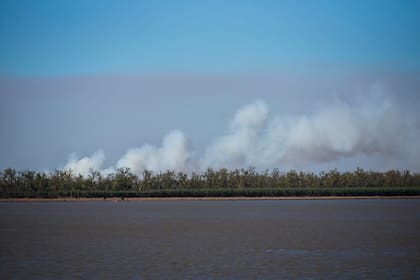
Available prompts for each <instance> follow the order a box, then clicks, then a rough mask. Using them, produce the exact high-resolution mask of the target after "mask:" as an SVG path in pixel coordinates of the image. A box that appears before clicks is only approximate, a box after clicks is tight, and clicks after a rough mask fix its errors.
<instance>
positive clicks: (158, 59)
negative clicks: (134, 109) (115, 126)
mask: <svg viewBox="0 0 420 280" xmlns="http://www.w3.org/2000/svg"><path fill="white" fill-rule="evenodd" d="M419 10H420V2H419V1H395V0H394V1H387V0H378V1H372V0H366V1H347V0H343V1H322V0H319V1H300V0H299V1H246V0H245V1H217V0H216V1H183V0H180V1H108V0H101V1H94V0H91V1H85V0H72V1H70V0H41V1H31V0H24V1H22V0H10V1H9V0H2V1H0V38H1V41H2V43H1V44H0V61H1V64H0V73H2V74H3V75H8V76H9V75H10V76H62V75H80V74H101V73H127V72H129V73H130V72H173V71H187V72H197V71H200V72H232V71H254V70H276V69H278V68H289V67H293V68H306V67H308V66H314V67H318V65H319V64H331V65H335V66H342V65H350V66H352V65H353V66H354V65H362V66H366V65H372V64H374V65H377V66H383V65H392V66H393V67H397V68H401V69H405V68H409V69H412V68H416V69H418V68H419V67H420V36H419V18H418V11H419Z"/></svg>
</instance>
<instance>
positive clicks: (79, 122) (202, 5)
mask: <svg viewBox="0 0 420 280" xmlns="http://www.w3.org/2000/svg"><path fill="white" fill-rule="evenodd" d="M419 9H420V2H419V1H373V0H369V1H78V0H77V1H67V0H56V1H46V0H45V1H23V0H14V1H9V0H3V1H0V38H1V42H2V43H1V44H0V119H1V120H0V131H1V138H0V139H1V140H0V170H2V169H4V168H7V167H13V168H17V169H34V170H54V169H55V168H63V167H64V166H65V165H66V162H67V161H68V159H69V155H70V154H72V153H76V154H77V156H78V157H79V158H81V157H86V156H91V155H92V154H93V153H95V152H96V151H97V150H99V149H102V150H103V151H104V153H105V156H106V159H105V160H104V162H103V165H102V168H106V167H108V166H116V162H118V160H119V159H121V158H122V157H123V156H124V155H125V154H126V152H127V151H128V150H129V149H132V148H141V147H144V144H146V143H147V144H150V145H152V146H155V147H157V148H159V147H160V146H161V145H162V144H161V143H162V139H163V138H164V137H165V135H167V134H168V133H170V132H171V131H173V130H180V131H181V132H182V133H183V134H185V136H186V138H187V139H188V151H189V152H188V156H189V161H191V162H192V161H196V162H201V164H203V162H204V163H207V162H209V164H210V162H211V164H214V166H215V167H220V166H222V164H224V163H226V164H229V166H228V167H243V166H247V165H261V166H257V167H258V168H274V167H278V168H280V169H283V170H287V169H302V170H309V171H316V172H318V171H320V170H325V169H331V168H338V169H340V170H348V169H350V170H352V169H354V168H356V167H357V166H361V167H363V168H366V169H373V170H386V169H390V168H398V169H410V170H412V171H415V172H420V145H419V144H418V143H417V142H420V141H416V139H417V137H418V136H419V137H420V115H419V114H420V113H419V112H418V111H419V110H418V108H419V107H420V78H419V77H420V36H419V30H420V21H419V19H418V15H417V14H418V11H419ZM256 100H262V101H263V102H264V103H265V106H266V107H267V108H268V110H269V113H267V115H265V114H264V113H265V111H264V112H262V113H261V112H258V113H261V114H262V116H263V117H264V123H261V128H258V129H256V128H255V127H252V125H253V124H252V121H253V120H252V119H251V120H250V119H246V121H248V122H247V123H246V125H244V126H243V127H242V128H240V129H238V128H235V127H233V128H232V126H231V125H230V123H232V122H235V121H234V119H235V118H236V117H238V116H240V115H241V113H240V112H241V109H240V108H245V109H244V110H245V111H246V108H253V109H252V110H251V109H250V110H248V111H247V112H251V113H252V112H254V111H253V110H254V109H255V108H257V109H258V104H259V103H258V102H257V103H255V102H256ZM247 104H251V105H249V106H251V107H246V105H247ZM243 106H245V107H243ZM238 110H239V111H238ZM235 112H236V113H235ZM235 114H236V115H235ZM235 116H236V117H235ZM334 119H337V120H341V121H342V122H343V127H341V126H338V127H337V124H336V123H334V122H333V120H334ZM367 122H369V123H372V124H371V125H369V126H367V125H366V123H367ZM249 125H251V126H249ZM344 126H345V127H344ZM235 129H236V130H235ZM253 129H255V131H254V130H253ZM341 129H343V131H344V130H345V131H346V133H340V132H341ZM376 130H377V131H376ZM256 131H258V133H260V134H261V135H260V136H258V137H257V138H258V139H257V138H256V137H251V136H250V134H252V133H254V132H256ZM403 131H404V132H403ZM242 133H245V134H246V135H247V137H248V136H249V137H250V138H249V139H248V138H246V137H245V138H246V139H244V138H243V135H242ZM363 135H366V137H365V136H363ZM331 138H337V139H338V140H335V139H331ZM232 141H242V142H241V143H236V142H235V144H234V145H233V146H237V145H239V146H240V147H242V148H243V150H240V151H239V150H235V147H232V143H231V142H232ZM244 142H246V143H245V144H244ZM248 142H249V143H248ZM372 146H376V147H378V148H374V147H372ZM232 149H233V150H232ZM142 151H143V152H144V151H145V150H144V149H143V150H142ZM143 152H139V153H140V157H142V156H144V154H142V153H143ZM210 152H213V153H216V152H217V153H232V155H231V158H223V159H219V158H217V159H214V158H211V160H210V159H207V158H206V153H207V154H208V153H210ZM258 153H259V154H262V155H264V154H270V153H278V154H281V155H279V156H278V160H265V159H264V158H262V156H258V157H257V156H256V155H255V154H258ZM138 156H139V155H138ZM208 158H210V157H208ZM138 160H139V159H138V158H137V161H136V162H138ZM142 160H143V158H142ZM161 160H166V158H163V159H161ZM215 160H216V161H215ZM197 164H198V163H197ZM181 165H182V169H183V168H186V167H185V166H188V168H189V169H191V168H193V167H192V166H195V165H194V164H193V163H190V162H188V163H185V164H181ZM146 166H147V164H146Z"/></svg>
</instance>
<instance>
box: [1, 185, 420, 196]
mask: <svg viewBox="0 0 420 280" xmlns="http://www.w3.org/2000/svg"><path fill="white" fill-rule="evenodd" d="M418 195H420V187H410V188H395V187H391V188H355V187H354V188H322V189H321V188H277V189H261V188H248V189H220V188H218V189H189V190H174V189H172V190H170V189H169V190H149V191H100V190H98V191H94V190H91V191H73V192H70V191H48V192H3V193H2V195H1V197H2V198H63V197H66V198H68V197H72V198H113V197H118V198H130V197H287V196H309V197H310V196H418Z"/></svg>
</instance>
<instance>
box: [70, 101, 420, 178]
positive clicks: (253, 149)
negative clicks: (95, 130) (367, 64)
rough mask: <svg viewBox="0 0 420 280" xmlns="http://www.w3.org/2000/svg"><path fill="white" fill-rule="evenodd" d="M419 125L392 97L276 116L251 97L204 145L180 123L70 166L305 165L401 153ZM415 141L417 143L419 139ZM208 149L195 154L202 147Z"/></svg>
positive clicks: (136, 169)
mask: <svg viewBox="0 0 420 280" xmlns="http://www.w3.org/2000/svg"><path fill="white" fill-rule="evenodd" d="M418 136H420V133H419V129H418V127H416V126H415V125H413V124H411V123H410V118H409V117H408V116H405V115H404V114H403V113H402V112H401V111H400V110H399V109H398V107H397V106H395V105H393V102H391V101H390V100H389V98H386V97H383V96H380V97H376V98H371V97H369V98H367V101H366V100H364V102H363V103H361V104H349V103H346V102H342V101H339V100H337V101H336V102H335V103H334V104H333V105H330V106H326V107H324V108H322V109H320V110H318V111H316V112H314V113H312V114H308V115H298V116H289V115H287V116H282V115H277V116H273V115H270V113H269V108H268V106H267V104H266V103H265V102H264V101H263V100H256V101H255V102H253V103H251V104H248V105H245V106H243V107H242V108H240V109H239V110H238V111H237V112H236V113H235V115H234V117H233V119H232V121H231V123H230V126H229V131H228V133H227V134H226V135H223V136H221V137H219V138H217V139H215V140H214V141H212V142H211V144H210V145H209V146H208V147H205V148H204V149H203V150H202V151H194V152H193V151H191V149H190V145H189V141H188V138H187V137H186V136H185V135H184V133H183V132H181V131H179V130H175V131H172V132H170V133H169V134H168V135H166V136H165V137H164V139H163V142H162V145H161V147H155V146H152V145H149V144H146V145H143V146H142V147H140V148H132V149H130V150H128V151H127V153H126V154H125V155H124V156H123V157H122V158H121V159H120V160H118V162H117V163H116V165H115V167H110V168H107V169H105V170H102V169H101V168H102V165H103V163H104V160H105V155H104V152H103V151H102V150H99V151H98V152H96V153H95V154H93V155H92V156H91V157H84V158H82V159H77V158H76V157H75V155H73V156H72V157H71V159H70V161H69V162H68V163H67V165H66V166H65V169H72V170H73V172H74V173H76V174H82V175H84V176H85V175H87V174H88V173H89V172H90V171H91V170H100V171H101V172H103V173H110V172H113V171H115V168H120V167H128V168H130V169H131V171H132V172H133V173H134V174H137V175H140V176H141V175H142V173H143V171H144V170H150V171H155V172H158V171H166V170H174V171H184V172H191V171H202V170H205V169H207V168H241V167H248V166H256V167H258V168H273V167H279V166H288V167H304V166H305V165H307V164H313V163H326V162H334V161H338V160H341V159H347V158H353V157H357V156H379V157H382V158H385V159H386V158H398V157H399V156H400V155H401V154H402V153H407V152H411V151H407V150H406V149H407V148H406V147H417V148H418V146H419V145H418V144H413V143H416V139H418ZM413 145H414V146H413ZM200 152H201V154H202V156H198V157H193V155H196V154H200Z"/></svg>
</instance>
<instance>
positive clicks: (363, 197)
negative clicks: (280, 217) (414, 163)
mask: <svg viewBox="0 0 420 280" xmlns="http://www.w3.org/2000/svg"><path fill="white" fill-rule="evenodd" d="M350 199H420V196H262V197H248V196H237V197H128V198H127V197H126V198H124V199H122V198H119V197H112V198H106V199H104V198H86V197H83V198H71V197H67V198H0V202H93V201H97V202H99V201H102V202H125V201H216V200H220V201H233V200H235V201H240V200H350Z"/></svg>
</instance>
